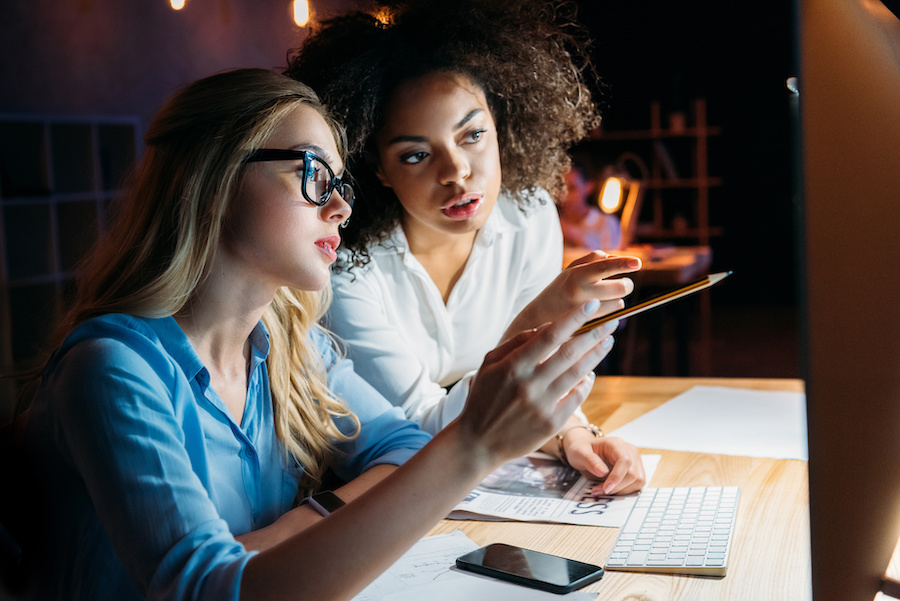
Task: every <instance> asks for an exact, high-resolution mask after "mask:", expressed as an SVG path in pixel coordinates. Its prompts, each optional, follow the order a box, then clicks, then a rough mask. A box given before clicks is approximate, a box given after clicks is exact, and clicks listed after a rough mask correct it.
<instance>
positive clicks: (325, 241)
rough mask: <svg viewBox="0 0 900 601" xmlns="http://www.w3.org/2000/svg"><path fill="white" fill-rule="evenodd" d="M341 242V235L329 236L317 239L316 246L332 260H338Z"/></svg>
mask: <svg viewBox="0 0 900 601" xmlns="http://www.w3.org/2000/svg"><path fill="white" fill-rule="evenodd" d="M340 244H341V237H340V236H327V237H325V238H321V239H319V240H316V247H317V248H318V249H319V250H321V251H322V253H324V254H325V256H327V257H328V258H329V259H330V260H331V261H335V260H337V247H338V246H339V245H340Z"/></svg>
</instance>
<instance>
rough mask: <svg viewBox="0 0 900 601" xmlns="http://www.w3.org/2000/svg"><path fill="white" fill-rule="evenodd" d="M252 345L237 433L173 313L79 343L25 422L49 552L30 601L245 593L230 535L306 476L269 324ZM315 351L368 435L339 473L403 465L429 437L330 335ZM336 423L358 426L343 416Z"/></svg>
mask: <svg viewBox="0 0 900 601" xmlns="http://www.w3.org/2000/svg"><path fill="white" fill-rule="evenodd" d="M250 342H251V347H252V359H251V366H250V378H249V385H248V390H247V402H246V407H245V409H244V415H243V419H242V420H241V423H239V424H238V423H236V422H235V421H234V419H233V418H232V416H231V413H230V412H229V410H228V408H227V407H226V406H225V404H224V403H223V402H222V401H221V399H220V398H219V397H218V395H217V394H216V393H215V391H214V390H213V389H212V388H210V386H209V372H208V371H207V370H206V368H205V367H204V366H203V364H202V363H201V361H200V358H199V357H198V356H197V354H196V353H195V352H194V350H193V347H192V346H191V344H190V342H189V341H188V339H187V337H186V336H185V335H184V332H182V330H181V328H180V327H179V326H178V324H177V323H176V322H175V320H174V319H173V318H171V317H167V318H163V319H142V318H137V317H132V316H128V315H122V314H115V315H105V316H102V317H98V318H95V319H92V320H90V321H88V322H86V323H84V324H83V325H81V326H80V327H79V328H77V329H76V330H75V331H74V332H73V333H72V334H71V335H70V336H69V338H68V339H67V340H66V341H65V343H64V344H63V345H62V346H61V347H60V349H59V350H58V351H57V352H56V353H55V354H54V356H53V358H52V359H51V362H50V365H49V367H48V369H47V371H46V372H45V373H46V376H45V379H44V381H43V383H42V385H41V388H40V390H39V392H38V395H37V397H36V399H35V403H34V405H33V407H32V415H31V418H30V420H29V440H30V441H31V442H33V443H36V445H37V446H36V448H37V449H39V455H40V459H41V460H42V461H43V463H41V464H39V465H41V468H40V473H41V474H43V475H45V476H46V479H45V482H44V484H45V486H46V495H47V497H48V501H49V503H48V510H49V511H48V515H47V520H48V521H47V523H46V524H45V526H46V528H47V529H48V532H49V533H50V536H49V537H48V538H49V539H50V542H51V544H50V545H48V546H47V547H46V553H45V554H43V555H41V556H40V561H39V562H38V564H37V567H36V569H35V575H36V576H37V577H36V578H33V579H32V580H33V584H34V588H33V590H32V595H33V596H34V597H35V598H41V599H48V598H52V599H67V600H78V599H83V600H91V601H93V600H96V599H117V600H126V599H142V598H148V599H163V598H164V599H207V598H208V599H217V600H218V599H237V598H238V592H239V587H240V579H241V574H242V572H243V569H244V566H245V565H246V564H247V561H248V560H249V559H250V557H252V555H253V553H251V552H247V551H246V550H245V549H244V547H243V546H242V545H241V544H240V543H238V542H237V541H236V540H235V539H234V536H235V535H239V534H243V533H245V532H248V531H251V530H256V529H258V528H261V527H263V526H266V525H268V524H271V523H272V522H274V521H275V520H276V519H277V518H278V517H279V516H281V515H282V514H284V513H285V512H287V511H288V510H289V509H290V508H291V506H292V501H293V500H294V496H295V494H296V492H297V483H298V478H299V477H300V475H301V473H302V468H300V467H299V466H297V465H296V464H294V465H289V463H290V462H288V461H286V459H285V453H284V449H283V446H282V445H281V444H280V443H279V441H278V440H277V438H276V436H275V432H274V421H273V412H272V411H273V409H272V402H271V399H270V391H269V380H268V374H267V371H266V367H265V361H266V356H267V354H268V350H269V343H268V335H267V332H266V330H265V328H264V327H263V326H262V324H261V323H260V324H259V325H258V326H257V327H256V329H255V330H254V331H253V334H252V335H251V337H250ZM312 342H313V344H315V346H316V347H317V348H318V349H319V351H320V352H321V355H322V358H323V361H324V363H325V366H326V368H327V369H328V377H329V387H330V388H331V389H332V390H333V391H334V392H335V393H336V394H337V395H338V396H339V397H340V398H342V399H345V400H346V402H347V404H348V406H349V407H350V409H351V410H352V411H353V412H354V413H355V414H356V415H357V417H358V418H359V420H360V422H361V424H362V427H361V431H360V434H359V435H358V436H357V437H356V438H354V439H353V440H351V441H348V442H341V443H339V444H338V447H339V450H340V451H341V452H340V453H339V454H338V457H337V460H336V461H337V463H336V465H334V466H333V469H334V471H335V472H336V473H337V475H339V476H341V477H342V478H344V479H351V478H353V477H355V476H357V475H359V474H360V473H362V472H363V471H365V470H367V469H369V468H371V467H372V466H374V465H378V464H383V463H388V464H400V463H402V462H404V461H405V460H406V459H408V458H409V457H410V456H412V455H413V454H414V453H415V452H416V451H417V450H418V449H420V448H421V447H422V446H423V445H424V444H425V443H426V442H427V441H428V440H429V437H428V435H427V434H425V433H424V432H422V431H421V430H419V429H418V427H417V426H416V425H414V424H413V423H412V422H409V421H407V420H406V419H405V418H404V416H403V412H402V410H400V409H399V408H395V407H393V406H392V405H391V404H390V403H389V402H388V401H386V400H385V399H384V398H383V397H382V396H381V395H379V394H378V393H377V392H376V391H375V390H374V389H373V388H371V387H370V386H369V385H368V384H367V383H366V382H365V381H363V380H362V379H361V378H360V377H359V376H357V375H356V374H355V373H354V371H353V367H352V364H351V363H350V361H349V360H342V359H340V358H339V357H338V356H337V354H336V353H335V351H334V349H333V348H332V345H331V342H330V340H329V339H328V338H327V337H326V336H325V335H324V334H322V333H321V332H313V334H312ZM338 427H339V428H340V429H341V430H342V431H344V432H347V433H349V432H351V431H352V430H353V426H352V422H351V421H350V420H349V419H346V418H343V419H342V420H339V421H338ZM298 592H299V591H298Z"/></svg>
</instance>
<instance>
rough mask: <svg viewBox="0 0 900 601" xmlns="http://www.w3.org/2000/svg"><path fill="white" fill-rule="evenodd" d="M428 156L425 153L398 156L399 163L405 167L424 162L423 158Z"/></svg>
mask: <svg viewBox="0 0 900 601" xmlns="http://www.w3.org/2000/svg"><path fill="white" fill-rule="evenodd" d="M427 156H428V153H427V152H411V153H409V154H404V155H401V156H400V161H401V162H402V163H406V164H407V165H415V164H416V163H421V162H422V161H424V160H425V157H427Z"/></svg>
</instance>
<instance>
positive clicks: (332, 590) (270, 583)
mask: <svg viewBox="0 0 900 601" xmlns="http://www.w3.org/2000/svg"><path fill="white" fill-rule="evenodd" d="M460 432H461V430H460V428H457V427H454V426H451V427H449V428H447V429H445V430H444V431H442V432H441V433H440V434H438V436H437V437H436V438H435V440H434V441H433V442H432V443H431V444H428V445H427V446H426V447H425V448H423V449H422V450H421V451H420V452H418V453H417V454H416V455H415V456H414V457H413V458H412V459H410V460H409V461H408V462H407V463H405V464H404V465H403V466H402V467H400V468H399V469H396V470H393V471H392V473H390V474H389V475H387V476H386V477H384V478H383V479H382V480H381V481H380V482H378V483H377V484H375V485H374V486H372V488H371V489H370V490H369V491H368V493H367V494H365V495H363V496H361V497H359V498H358V499H357V500H356V501H355V502H354V503H351V504H348V505H347V506H345V507H343V508H341V509H340V510H339V511H336V512H335V513H334V514H332V515H330V516H329V517H328V518H327V525H326V524H325V520H324V519H323V520H320V521H318V522H317V523H315V524H313V525H311V526H309V527H308V528H306V529H304V530H303V531H302V532H300V533H298V534H297V535H295V536H293V537H291V538H289V539H288V540H286V541H284V542H283V543H282V544H280V545H278V546H276V547H274V548H271V549H268V550H267V551H264V552H262V553H260V554H259V555H258V556H256V557H254V558H253V559H252V560H251V561H250V563H249V564H248V565H247V568H246V570H245V572H244V575H243V578H242V582H241V596H242V598H245V599H295V598H296V595H297V591H298V590H300V589H301V587H302V590H303V592H304V596H305V597H306V598H310V599H349V598H350V597H352V596H353V595H355V594H356V593H358V592H359V591H360V590H362V588H363V587H364V586H365V585H366V584H367V583H369V582H371V581H372V580H373V579H374V578H375V577H376V576H377V575H378V574H380V573H381V572H383V571H384V570H385V569H387V568H388V567H389V566H390V565H391V564H392V563H393V562H394V561H395V560H396V559H397V558H398V557H399V556H400V555H401V554H402V553H403V552H404V551H405V550H406V549H408V548H409V547H410V546H411V545H412V544H413V543H415V542H416V541H417V540H418V539H419V538H421V537H422V536H424V535H425V534H426V533H427V532H428V530H429V529H430V528H431V527H432V526H433V525H434V524H435V523H437V522H438V521H439V520H440V519H442V518H443V517H444V516H446V515H447V513H449V512H450V511H451V510H452V509H453V507H454V506H455V505H456V503H457V502H458V501H459V499H461V498H463V497H464V496H465V494H466V493H468V492H469V491H470V490H471V489H472V488H474V487H475V486H476V485H477V484H478V483H479V482H480V481H481V479H482V478H483V477H484V476H485V475H487V474H488V473H489V472H490V470H491V467H492V466H493V465H494V463H495V459H496V458H494V457H492V456H490V455H489V454H488V453H487V452H481V451H478V450H477V447H476V446H475V445H473V444H472V443H471V442H470V441H467V440H465V439H464V438H465V437H464V436H462V434H461V433H460ZM351 566H352V569H348V567H351Z"/></svg>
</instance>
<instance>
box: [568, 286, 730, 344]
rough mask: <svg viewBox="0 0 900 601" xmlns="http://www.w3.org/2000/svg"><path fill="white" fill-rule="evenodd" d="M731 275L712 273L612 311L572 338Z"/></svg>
mask: <svg viewBox="0 0 900 601" xmlns="http://www.w3.org/2000/svg"><path fill="white" fill-rule="evenodd" d="M731 274H732V272H731V271H722V272H719V273H712V274H710V275H708V276H706V277H703V278H700V279H699V280H696V281H694V282H691V283H690V284H686V285H684V286H682V287H681V288H676V289H674V290H670V291H668V292H663V293H662V294H657V295H656V296H654V297H651V298H648V299H647V300H645V301H643V302H640V303H638V304H636V305H634V306H631V307H625V308H624V309H619V310H618V311H613V312H612V313H608V314H606V315H604V316H602V317H597V318H595V319H592V320H590V321H589V322H587V323H585V324H584V325H583V326H581V327H580V328H578V329H577V330H575V333H574V334H572V335H573V336H578V335H579V334H584V333H585V332H589V331H591V330H593V329H594V328H596V327H597V326H601V325H603V324H605V323H606V322H608V321H612V320H614V319H620V318H622V317H629V316H631V315H637V314H638V313H643V312H644V311H647V310H649V309H652V308H653V307H658V306H659V305H664V304H666V303H668V302H670V301H673V300H675V299H678V298H681V297H682V296H687V295H688V294H693V293H694V292H698V291H700V290H703V289H705V288H709V287H710V286H712V285H713V284H718V283H719V282H721V281H722V280H724V279H725V278H726V277H728V276H730V275H731Z"/></svg>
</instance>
